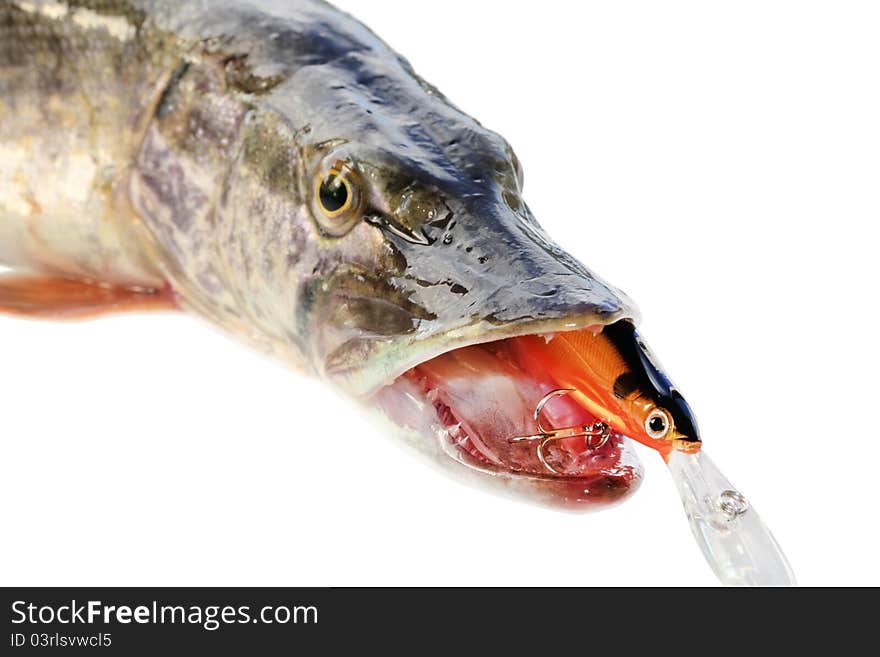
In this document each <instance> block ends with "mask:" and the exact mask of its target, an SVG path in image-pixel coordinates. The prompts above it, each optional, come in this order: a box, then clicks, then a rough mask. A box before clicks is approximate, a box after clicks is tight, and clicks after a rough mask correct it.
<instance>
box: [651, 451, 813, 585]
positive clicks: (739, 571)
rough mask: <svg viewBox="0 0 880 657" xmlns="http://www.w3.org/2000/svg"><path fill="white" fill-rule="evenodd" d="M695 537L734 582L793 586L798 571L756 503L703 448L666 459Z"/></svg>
mask: <svg viewBox="0 0 880 657" xmlns="http://www.w3.org/2000/svg"><path fill="white" fill-rule="evenodd" d="M667 464H668V466H669V471H670V472H671V473H672V478H673V480H674V481H675V484H676V487H677V488H678V492H679V495H681V503H682V505H683V506H684V511H685V513H686V514H687V518H688V522H689V523H690V526H691V531H692V532H693V535H694V538H695V539H696V541H697V544H698V545H699V546H700V550H702V552H703V556H705V557H706V561H707V562H708V563H709V565H710V566H711V568H712V570H713V571H714V572H715V575H717V576H718V579H719V580H720V581H721V582H722V583H723V584H728V585H733V586H794V585H796V584H797V581H796V579H795V576H794V572H793V571H792V569H791V566H790V565H789V563H788V560H787V559H786V557H785V554H783V552H782V548H780V547H779V544H778V543H777V542H776V539H775V538H774V537H773V534H772V533H771V532H770V530H769V529H768V528H767V526H766V525H765V524H764V522H763V521H762V520H761V517H760V516H759V515H758V512H757V511H756V510H755V507H754V506H753V505H752V503H751V501H750V500H748V499H747V498H746V497H745V496H744V495H743V494H742V493H740V492H739V491H738V490H737V489H736V488H734V486H733V485H732V484H731V483H730V481H728V480H727V478H726V477H725V476H724V475H723V474H722V473H721V471H720V470H719V469H718V467H717V466H716V465H715V463H714V462H713V461H712V460H711V459H710V458H709V456H708V455H707V454H706V452H705V450H702V451H700V452H699V453H696V454H685V453H682V452H673V453H672V455H671V456H670V457H669V460H668V462H667Z"/></svg>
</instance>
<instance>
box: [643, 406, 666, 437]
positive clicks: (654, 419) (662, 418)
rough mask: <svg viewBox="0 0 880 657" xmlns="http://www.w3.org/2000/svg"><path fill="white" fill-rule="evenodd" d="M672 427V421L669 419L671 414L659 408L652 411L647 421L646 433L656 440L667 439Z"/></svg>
mask: <svg viewBox="0 0 880 657" xmlns="http://www.w3.org/2000/svg"><path fill="white" fill-rule="evenodd" d="M671 427H672V420H671V419H670V418H669V414H668V413H666V411H663V410H660V409H659V408H658V409H655V410H653V411H651V414H650V415H648V417H647V419H646V420H645V431H647V432H648V436H650V437H651V438H653V439H654V440H663V439H664V438H666V436H668V435H669V430H670V428H671Z"/></svg>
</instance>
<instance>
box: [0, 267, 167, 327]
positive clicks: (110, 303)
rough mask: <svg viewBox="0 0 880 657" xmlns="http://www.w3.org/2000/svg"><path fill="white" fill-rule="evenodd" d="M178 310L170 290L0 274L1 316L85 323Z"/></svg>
mask: <svg viewBox="0 0 880 657" xmlns="http://www.w3.org/2000/svg"><path fill="white" fill-rule="evenodd" d="M178 309H179V306H178V305H177V303H176V302H175V300H174V295H173V294H172V293H171V291H170V290H169V289H167V288H165V289H152V288H127V287H113V286H108V285H102V284H97V283H89V282H84V281H77V280H71V279H67V278H59V277H51V276H37V275H33V276H22V275H14V274H7V275H0V313H6V314H10V315H16V316H19V317H28V318H31V319H54V320H85V319H94V318H96V317H100V316H102V315H110V314H118V313H128V312H148V311H169V310H178Z"/></svg>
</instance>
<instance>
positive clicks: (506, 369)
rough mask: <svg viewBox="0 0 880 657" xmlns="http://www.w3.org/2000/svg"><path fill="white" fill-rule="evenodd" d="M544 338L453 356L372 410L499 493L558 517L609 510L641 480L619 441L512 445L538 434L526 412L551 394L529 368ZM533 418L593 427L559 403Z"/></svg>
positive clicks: (626, 443) (414, 375) (413, 375)
mask: <svg viewBox="0 0 880 657" xmlns="http://www.w3.org/2000/svg"><path fill="white" fill-rule="evenodd" d="M596 330H599V329H598V328H597V329H596ZM552 339H553V336H552V335H546V336H538V335H531V336H522V337H515V338H509V339H505V340H500V341H497V342H490V343H486V344H479V345H474V346H468V347H463V348H460V349H455V350H453V351H450V352H447V353H445V354H443V355H441V356H438V357H436V358H434V359H432V360H429V361H427V362H424V363H421V364H419V365H417V366H416V367H414V368H413V369H411V370H409V371H408V372H406V373H405V374H404V375H403V376H401V377H400V378H398V379H397V380H396V381H395V382H394V383H393V384H391V385H389V386H387V387H385V388H383V389H382V390H380V391H379V392H378V393H377V395H376V397H375V398H374V402H375V403H376V404H377V405H378V407H379V409H380V410H381V413H382V414H383V415H384V416H385V417H386V418H387V419H389V420H390V421H391V422H392V423H393V424H395V425H397V426H398V427H400V428H402V429H404V430H405V431H407V432H408V433H409V434H410V435H412V437H413V441H414V442H418V441H428V443H433V444H430V446H429V449H431V450H434V452H435V453H438V454H442V459H443V460H444V461H446V462H447V463H444V465H447V464H449V463H457V464H458V467H459V469H462V468H461V466H466V468H468V469H470V470H471V471H476V472H479V473H482V474H483V475H484V477H483V478H486V476H488V477H489V478H491V479H492V480H494V483H496V484H499V485H501V486H502V487H503V488H505V489H506V490H507V491H508V492H512V493H514V494H516V495H518V496H522V495H525V496H526V497H528V498H530V499H531V500H533V501H536V502H539V503H543V504H549V505H552V506H557V507H563V508H568V509H593V508H595V507H597V506H605V505H608V504H610V503H614V502H619V501H621V500H622V499H624V498H625V497H627V496H628V495H629V494H631V493H632V492H634V491H635V490H636V489H637V488H638V485H639V483H640V482H641V478H642V468H641V464H640V463H639V461H638V458H637V457H636V455H635V451H634V450H633V447H632V441H631V440H630V439H628V438H626V437H625V436H623V435H621V434H619V433H614V432H612V433H611V434H610V437H608V439H607V440H606V441H605V442H604V444H601V445H600V444H599V443H602V441H601V440H593V439H587V438H584V437H574V438H565V439H561V440H552V441H547V442H546V443H545V445H544V449H543V453H540V452H539V445H540V442H541V441H536V440H523V441H515V440H514V439H515V438H517V437H523V436H532V435H535V434H538V433H539V428H538V425H537V423H536V421H535V418H534V413H535V409H536V407H537V405H538V403H539V402H540V401H541V400H542V399H543V398H544V397H545V396H546V395H547V394H548V393H550V392H552V391H554V390H557V389H559V388H560V387H561V386H560V385H559V384H558V383H557V382H556V381H555V380H554V377H553V372H548V371H545V370H546V368H545V367H542V366H541V365H540V364H539V360H540V359H539V358H538V356H539V353H540V350H541V347H542V345H545V344H546V343H547V341H548V340H552ZM541 417H542V423H543V425H544V427H545V428H547V429H549V428H565V427H581V426H583V427H589V426H592V425H593V424H594V423H595V422H597V421H598V420H601V419H602V418H597V417H595V416H593V415H591V414H590V413H589V412H588V411H587V410H586V409H585V408H583V407H582V406H581V405H579V404H578V403H577V402H576V401H575V399H574V398H573V397H567V396H562V397H556V398H554V399H553V400H552V401H550V402H549V403H547V405H546V406H545V407H544V410H543V412H542V415H541ZM420 446H421V447H422V448H423V449H424V448H425V447H428V444H423V445H420ZM437 448H439V449H437ZM542 456H543V460H542Z"/></svg>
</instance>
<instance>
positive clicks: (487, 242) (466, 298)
mask: <svg viewBox="0 0 880 657" xmlns="http://www.w3.org/2000/svg"><path fill="white" fill-rule="evenodd" d="M522 189H523V171H522V168H521V166H520V163H519V160H518V159H517V157H516V155H515V154H514V151H513V149H512V148H511V146H510V145H509V144H508V143H507V142H506V141H505V140H504V139H503V138H502V137H501V136H499V135H498V134H496V133H494V132H492V131H490V130H488V129H486V128H484V127H483V126H482V125H481V124H480V123H478V122H477V121H476V120H474V119H473V118H471V117H469V116H467V115H466V114H464V113H463V112H461V111H460V110H459V109H458V108H457V107H456V106H455V105H453V104H452V103H451V102H450V101H449V100H448V99H446V97H444V96H443V94H442V93H440V91H439V90H438V89H436V88H435V87H434V86H432V85H431V84H429V83H428V82H426V81H425V80H423V79H422V78H421V77H419V76H418V75H417V74H416V73H415V72H414V70H413V68H412V67H411V65H410V64H409V63H408V62H407V60H405V59H403V58H402V57H400V56H399V55H398V54H396V53H395V52H394V51H393V50H391V48H389V47H388V46H387V45H386V44H385V43H384V42H383V41H381V40H380V39H379V38H378V37H377V36H376V35H375V34H373V32H371V31H370V30H369V29H368V28H366V27H365V26H364V25H362V24H361V23H359V22H358V21H356V20H355V19H354V18H352V17H351V16H349V15H347V14H345V13H342V12H340V11H339V10H337V9H335V8H333V7H332V6H331V5H329V4H327V3H325V2H322V1H320V0H290V1H287V2H276V1H273V0H200V1H191V2H176V1H172V0H65V1H62V0H0V264H3V265H6V266H7V267H9V268H11V269H12V273H11V274H7V275H5V276H4V277H3V278H2V279H0V311H5V312H7V313H13V314H18V315H23V316H28V317H43V318H67V319H83V318H91V317H96V316H100V315H103V314H106V313H109V312H121V311H132V310H162V309H182V310H184V311H187V312H191V313H193V314H195V315H198V316H200V317H201V318H203V319H204V320H206V321H208V322H210V323H212V324H214V325H216V326H218V327H220V328H221V329H222V330H224V331H226V332H227V333H229V334H231V335H233V336H236V337H238V338H240V339H243V340H245V341H247V342H249V343H251V344H252V345H254V346H256V347H257V348H259V349H261V350H263V351H265V352H268V353H269V354H271V355H273V356H275V357H277V358H279V359H281V360H283V361H286V362H287V363H289V364H290V365H291V366H293V367H295V368H297V369H299V370H301V371H305V372H307V373H309V374H311V375H313V376H315V377H317V378H320V379H322V380H325V381H328V382H329V383H330V384H331V385H333V386H334V387H336V388H337V389H338V390H340V391H342V392H343V393H344V394H346V395H348V396H350V397H353V398H355V399H357V400H359V401H360V402H362V403H363V405H364V406H365V407H366V408H369V409H371V412H372V413H373V414H374V415H375V416H376V417H378V418H380V419H381V420H382V421H383V422H385V423H386V424H390V426H391V429H392V430H393V431H395V432H396V433H398V434H400V435H401V436H403V437H404V439H405V440H406V442H407V443H408V444H410V445H411V446H413V447H415V448H417V449H418V450H420V451H421V452H424V453H426V454H428V455H429V456H430V457H432V458H433V459H434V460H435V461H436V462H437V463H439V464H440V465H441V466H443V467H444V468H445V469H447V470H448V471H449V472H451V473H452V474H454V475H456V476H458V477H464V478H469V479H476V480H479V481H480V482H481V483H484V484H487V485H490V486H494V487H495V488H496V489H500V490H503V491H504V492H507V493H509V494H512V495H515V496H518V497H523V498H525V499H527V500H529V501H533V502H538V503H543V504H548V505H551V506H555V507H562V508H567V509H575V510H579V509H592V508H597V507H601V506H603V505H608V504H610V503H614V502H618V501H620V500H622V499H624V498H626V497H627V496H629V495H630V494H632V493H633V492H634V491H635V490H636V489H637V488H638V485H639V483H640V481H641V479H642V467H641V465H640V463H639V461H638V459H637V457H636V455H635V452H634V450H633V447H632V440H635V441H638V442H641V443H643V444H645V445H647V446H649V447H651V448H652V449H655V450H656V451H658V452H659V453H660V454H661V455H662V456H663V458H664V459H665V460H666V462H667V463H668V465H669V467H670V469H671V471H672V472H673V475H674V476H675V477H676V480H677V482H678V484H679V489H680V492H681V494H682V499H683V501H684V504H685V508H686V511H687V513H688V517H689V518H690V521H691V525H692V529H693V531H694V534H695V536H696V537H697V539H698V541H699V543H700V545H701V547H702V548H703V550H704V552H705V554H706V556H707V557H708V558H709V561H710V563H711V564H712V566H713V568H715V570H716V573H718V574H719V576H720V577H721V579H722V580H723V581H725V582H729V583H749V584H755V583H771V584H787V583H792V582H793V577H792V575H791V571H790V569H789V568H788V565H787V563H786V561H785V558H784V557H783V556H782V553H781V551H780V550H779V548H778V546H777V545H776V543H775V541H774V539H773V538H772V536H771V535H770V533H769V531H767V530H766V528H765V527H764V526H763V524H762V523H761V521H760V519H759V518H758V516H757V515H756V513H755V512H754V509H753V508H752V507H751V506H750V505H749V504H748V502H747V501H746V500H745V498H744V497H742V495H741V494H739V493H738V492H737V491H736V490H735V489H733V488H732V487H731V486H730V484H729V482H727V481H726V479H724V477H723V476H722V475H721V474H720V472H717V470H716V469H715V468H714V466H713V465H712V464H711V462H710V461H708V459H707V457H706V456H705V454H704V453H703V452H702V450H701V449H700V447H701V441H700V436H699V432H698V429H697V424H696V421H695V419H694V417H693V413H692V411H691V409H690V407H689V406H688V405H687V403H686V402H685V401H684V399H683V397H682V396H681V395H680V393H679V392H678V391H677V389H676V388H675V386H674V385H673V384H672V383H671V381H670V380H669V379H668V378H667V377H666V375H665V374H664V373H663V372H662V370H661V369H660V367H659V366H658V365H657V361H656V359H655V358H654V356H653V354H652V352H651V351H650V350H649V349H648V348H647V346H646V345H645V343H644V341H643V340H642V338H641V336H640V335H639V333H638V331H637V329H636V323H637V320H638V314H637V311H636V310H635V308H634V306H633V305H632V303H631V302H630V300H629V299H628V298H627V297H626V296H625V295H624V294H623V293H622V292H620V291H619V290H617V289H615V288H614V287H612V286H611V285H609V284H608V283H606V282H604V281H603V280H602V279H601V278H599V277H598V276H597V275H595V274H594V273H593V272H591V271H590V270H589V269H587V268H586V267H585V266H584V265H583V264H581V263H580V262H578V261H577V260H576V259H575V258H574V257H572V256H571V255H569V254H568V253H566V252H565V251H564V250H563V249H561V248H560V247H559V246H557V245H556V244H554V243H553V242H552V240H551V239H550V237H549V236H548V235H547V233H546V232H545V231H544V230H543V229H542V228H541V227H540V225H539V224H538V223H537V221H536V219H535V217H534V216H533V214H532V212H531V211H530V209H529V207H528V205H526V203H525V201H524V200H523V196H522ZM548 423H550V424H551V425H552V427H551V428H549V429H548V428H547V426H548ZM597 437H598V438H601V439H596V438H597Z"/></svg>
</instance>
